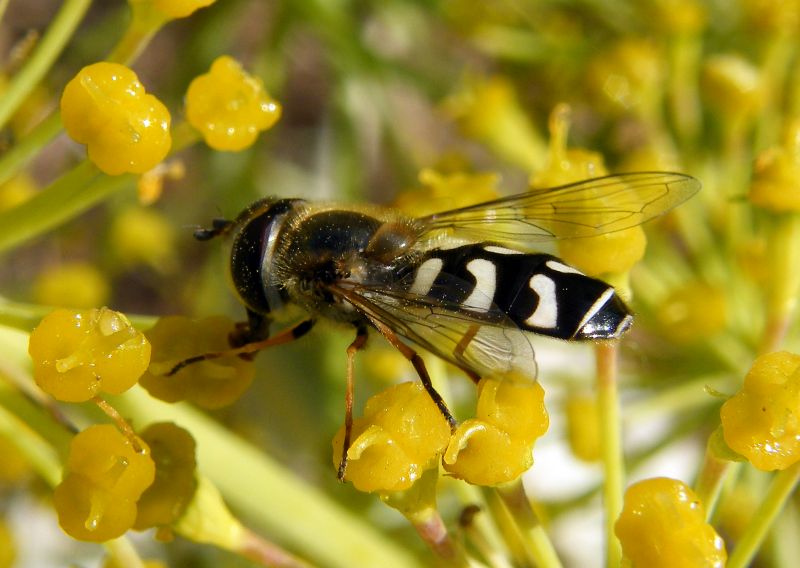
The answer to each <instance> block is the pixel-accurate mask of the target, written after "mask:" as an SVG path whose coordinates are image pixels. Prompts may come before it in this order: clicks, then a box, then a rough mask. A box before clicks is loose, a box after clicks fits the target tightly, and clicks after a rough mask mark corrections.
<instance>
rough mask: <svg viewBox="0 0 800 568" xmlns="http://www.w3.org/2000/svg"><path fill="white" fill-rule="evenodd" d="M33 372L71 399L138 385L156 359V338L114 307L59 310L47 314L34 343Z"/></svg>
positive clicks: (50, 388) (30, 347)
mask: <svg viewBox="0 0 800 568" xmlns="http://www.w3.org/2000/svg"><path fill="white" fill-rule="evenodd" d="M28 352H29V354H30V356H31V359H32V360H33V377H34V379H35V380H36V383H37V384H38V385H39V386H40V387H41V388H42V390H44V391H45V392H47V393H48V394H50V395H52V396H53V397H55V398H57V399H58V400H63V401H67V402H80V401H85V400H89V399H90V398H92V397H93V396H95V395H97V394H99V393H100V392H107V393H110V394H120V393H122V392H124V391H126V390H128V389H129V388H130V387H132V386H133V385H134V384H135V383H136V381H137V380H138V379H139V377H141V376H142V373H144V371H145V369H146V368H147V365H148V364H149V362H150V343H149V342H148V341H147V339H146V338H145V336H144V334H142V333H141V332H139V331H136V329H134V328H133V326H132V325H131V323H130V321H128V319H127V318H126V317H125V316H124V315H123V314H121V313H119V312H115V311H113V310H110V309H108V308H100V309H91V310H87V311H73V310H64V309H62V310H56V311H54V312H52V313H50V314H49V315H47V316H45V318H44V319H42V321H41V323H39V325H38V326H37V327H36V329H34V330H33V332H32V333H31V336H30V341H29V344H28Z"/></svg>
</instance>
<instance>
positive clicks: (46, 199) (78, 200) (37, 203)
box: [0, 161, 135, 252]
mask: <svg viewBox="0 0 800 568" xmlns="http://www.w3.org/2000/svg"><path fill="white" fill-rule="evenodd" d="M134 179H135V177H134V176H132V175H123V176H117V177H110V176H101V175H100V173H99V172H98V170H97V168H95V167H94V166H93V165H92V164H91V163H90V162H88V161H84V162H81V163H80V164H78V165H77V166H76V167H75V168H73V169H72V170H71V171H69V172H67V173H66V174H65V175H63V176H61V177H60V178H59V179H57V180H56V181H55V182H53V183H52V184H51V185H50V186H49V187H48V188H46V189H45V190H44V191H41V192H40V193H38V194H37V195H35V196H34V197H33V198H31V199H29V200H28V201H26V202H24V203H22V204H21V205H19V206H17V207H15V208H13V209H9V210H7V211H2V212H0V227H3V231H2V233H0V252H3V251H6V250H8V249H10V248H12V247H14V246H16V245H18V244H20V243H22V242H24V241H27V240H29V239H31V238H33V237H35V236H37V235H40V234H42V233H44V232H45V231H48V230H49V229H52V228H54V227H56V226H58V225H60V224H61V223H63V222H64V221H67V220H69V219H71V218H73V217H75V216H76V215H78V214H79V213H82V212H83V211H85V210H87V209H89V208H90V207H91V206H92V205H95V204H96V203H98V202H100V201H102V200H103V199H104V198H106V197H107V196H108V195H111V194H112V193H114V192H115V191H117V190H118V189H119V188H121V187H123V186H125V185H129V184H132V183H133V181H134Z"/></svg>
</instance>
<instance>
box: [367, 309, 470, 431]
mask: <svg viewBox="0 0 800 568" xmlns="http://www.w3.org/2000/svg"><path fill="white" fill-rule="evenodd" d="M368 317H369V316H368ZM370 321H371V322H372V325H374V326H375V327H376V328H377V329H378V331H379V332H380V333H381V335H383V336H384V337H385V338H386V340H387V341H388V342H389V343H391V344H392V346H393V347H394V348H395V349H397V350H398V351H399V352H400V353H401V354H402V355H403V357H405V358H406V359H408V360H409V361H410V362H411V364H412V365H413V366H414V370H415V371H417V375H419V378H420V380H421V381H422V386H423V387H425V390H426V391H428V396H430V397H431V400H433V402H434V403H435V404H436V406H437V408H438V409H439V412H441V413H442V416H444V417H445V420H447V423H448V424H450V430H451V431H455V429H456V425H457V424H456V419H455V418H453V415H452V413H451V412H450V409H449V408H447V404H445V402H444V399H443V398H442V395H440V394H439V393H438V392H436V389H435V388H433V383H431V377H430V375H429V374H428V370H427V369H426V368H425V362H424V361H423V360H422V357H420V356H419V354H418V353H417V352H416V351H414V350H413V349H412V348H411V347H409V346H408V345H406V344H405V343H403V342H402V341H400V338H399V337H397V334H396V333H395V332H394V331H392V330H391V329H389V328H388V327H387V326H386V325H384V324H382V323H381V322H379V321H377V320H375V319H372V318H370Z"/></svg>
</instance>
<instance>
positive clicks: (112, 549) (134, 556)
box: [105, 537, 145, 568]
mask: <svg viewBox="0 0 800 568" xmlns="http://www.w3.org/2000/svg"><path fill="white" fill-rule="evenodd" d="M105 547H106V550H108V553H109V554H110V555H111V556H112V557H113V558H114V566H119V567H121V568H145V565H144V562H142V558H141V557H140V556H139V553H138V552H136V548H134V546H133V544H131V541H130V540H128V539H127V538H125V537H121V538H115V539H114V540H109V541H108V542H106V543H105Z"/></svg>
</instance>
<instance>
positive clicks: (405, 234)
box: [364, 222, 417, 264]
mask: <svg viewBox="0 0 800 568" xmlns="http://www.w3.org/2000/svg"><path fill="white" fill-rule="evenodd" d="M416 240H417V237H416V233H415V231H414V230H413V229H412V228H411V227H410V226H408V225H406V224H404V223H396V222H390V223H384V224H383V225H381V226H380V227H379V228H378V230H377V231H375V234H374V235H372V238H371V239H370V240H369V244H368V245H367V249H366V250H365V251H364V252H365V254H366V255H367V256H368V257H370V258H373V259H375V260H377V261H378V262H381V263H383V264H389V263H390V262H392V261H393V260H395V259H397V258H398V257H400V256H403V255H404V254H406V253H407V252H408V251H409V249H410V248H411V246H412V245H413V244H414V242H416Z"/></svg>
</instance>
